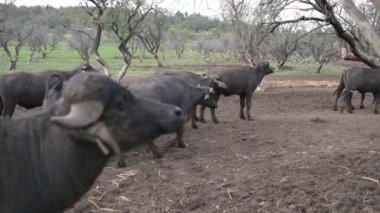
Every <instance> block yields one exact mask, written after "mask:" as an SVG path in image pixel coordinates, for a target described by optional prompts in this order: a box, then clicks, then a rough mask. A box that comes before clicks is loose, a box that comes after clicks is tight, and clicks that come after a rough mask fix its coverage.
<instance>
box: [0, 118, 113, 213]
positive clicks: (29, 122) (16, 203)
mask: <svg viewBox="0 0 380 213" xmlns="http://www.w3.org/2000/svg"><path fill="white" fill-rule="evenodd" d="M0 127H1V129H2V131H1V134H0V137H2V138H5V140H3V141H2V142H0V143H1V144H0V181H1V183H0V212H8V211H9V212H61V211H63V210H64V209H65V208H67V207H69V206H70V205H72V204H73V203H74V202H75V201H76V200H78V199H79V198H80V196H81V195H83V194H84V193H85V192H86V191H87V190H88V189H89V188H90V187H91V185H92V183H93V181H94V180H95V178H96V177H97V175H98V174H99V173H100V172H101V171H102V168H103V167H104V165H105V164H106V162H107V159H108V157H107V156H104V155H103V154H102V153H101V152H100V150H99V149H98V147H97V146H96V145H94V144H93V143H90V142H87V141H82V140H79V139H74V137H72V136H71V134H72V133H73V131H69V130H65V129H63V128H61V127H58V126H57V125H55V124H52V123H50V116H49V115H47V114H43V115H39V116H36V117H33V118H28V119H22V120H18V121H6V120H4V121H1V123H0ZM75 138H77V137H75Z"/></svg>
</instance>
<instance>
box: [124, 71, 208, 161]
mask: <svg viewBox="0 0 380 213" xmlns="http://www.w3.org/2000/svg"><path fill="white" fill-rule="evenodd" d="M128 89H129V90H130V91H131V92H132V93H133V94H135V95H137V96H141V97H146V98H151V99H154V100H157V101H160V102H162V103H166V104H172V105H176V106H178V107H180V108H181V109H182V111H183V113H185V114H186V115H188V116H190V114H191V112H192V110H193V108H194V107H195V106H196V105H198V104H202V105H204V106H207V107H216V103H215V99H214V98H213V96H210V94H212V93H213V91H214V90H213V88H210V87H203V86H200V87H193V86H191V85H189V84H188V83H186V82H185V81H184V80H182V79H180V78H176V77H173V76H152V77H148V78H146V79H145V80H143V81H142V82H140V83H135V84H132V85H130V86H129V87H128ZM183 133H184V128H183V126H182V127H181V129H179V131H178V132H177V137H176V139H175V140H174V141H173V142H175V143H176V145H177V147H181V148H183V147H185V144H184V143H183ZM173 144H174V143H173ZM158 157H159V156H158Z"/></svg>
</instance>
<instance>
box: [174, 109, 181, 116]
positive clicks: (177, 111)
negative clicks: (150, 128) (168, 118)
mask: <svg viewBox="0 0 380 213" xmlns="http://www.w3.org/2000/svg"><path fill="white" fill-rule="evenodd" d="M174 113H175V115H177V116H180V115H181V114H182V110H181V109H180V108H176V109H175V111H174Z"/></svg>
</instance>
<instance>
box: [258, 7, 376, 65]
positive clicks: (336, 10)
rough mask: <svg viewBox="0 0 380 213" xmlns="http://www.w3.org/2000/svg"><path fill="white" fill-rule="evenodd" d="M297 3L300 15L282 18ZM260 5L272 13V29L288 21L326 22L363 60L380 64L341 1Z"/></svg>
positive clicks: (367, 62)
mask: <svg viewBox="0 0 380 213" xmlns="http://www.w3.org/2000/svg"><path fill="white" fill-rule="evenodd" d="M295 4H297V7H296V8H299V9H298V13H297V14H298V17H296V18H294V19H287V20H282V18H281V17H283V16H284V15H283V13H284V12H285V11H287V10H289V9H290V8H293V9H294V5H295ZM260 6H261V8H262V10H263V11H266V12H267V13H270V14H272V15H271V17H270V20H271V21H270V24H271V26H272V29H273V28H277V27H278V26H280V25H282V24H287V23H296V22H310V23H311V24H313V23H326V24H328V25H329V26H331V27H332V28H333V29H334V31H335V33H336V35H337V36H338V37H340V38H342V39H343V40H344V41H345V42H347V44H348V45H349V47H350V50H351V52H352V53H353V54H354V55H355V56H356V57H358V58H359V59H360V60H361V61H362V62H364V63H365V64H367V65H368V66H370V67H373V68H375V67H379V66H380V62H379V61H378V60H377V57H373V56H371V55H370V54H368V52H367V51H366V49H365V44H364V43H363V41H362V40H360V39H358V36H357V34H359V35H361V32H360V31H357V30H355V29H354V28H352V26H353V25H354V24H353V23H352V22H351V21H350V20H349V18H348V17H347V16H346V15H345V14H344V13H341V11H342V9H341V5H340V4H339V2H337V1H332V0H331V1H329V0H308V1H304V0H261V1H260ZM305 12H307V13H305ZM312 12H314V13H312ZM315 12H317V14H316V13H315Z"/></svg>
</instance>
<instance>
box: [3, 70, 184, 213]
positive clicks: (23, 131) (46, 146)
mask: <svg viewBox="0 0 380 213" xmlns="http://www.w3.org/2000/svg"><path fill="white" fill-rule="evenodd" d="M184 119H185V116H184V114H182V113H181V111H180V109H179V108H178V107H176V106H173V105H168V104H163V103H160V102H157V101H154V100H149V99H145V98H141V97H136V96H134V95H133V94H131V93H130V92H129V91H128V90H127V89H126V88H124V87H122V86H120V85H119V84H117V83H116V82H114V81H113V80H112V79H110V78H108V77H107V76H104V75H100V74H95V73H91V74H90V73H81V74H78V75H75V76H74V77H73V78H71V79H70V80H69V81H67V82H65V85H64V88H63V93H62V97H61V98H60V99H59V100H58V101H57V102H56V103H55V104H54V105H53V106H52V107H51V108H50V109H49V110H45V111H43V112H41V113H40V114H38V115H34V116H32V117H27V118H23V119H17V120H10V119H8V118H4V119H0V212H4V213H11V212H12V213H23V212H39V213H44V212H49V213H51V212H62V211H63V210H64V209H66V208H68V207H69V206H70V205H72V204H73V203H74V202H75V201H77V200H78V199H79V198H80V197H81V195H83V194H84V193H85V192H86V191H87V190H88V189H89V188H90V186H91V185H92V183H93V181H94V180H95V178H96V177H97V175H98V174H99V173H100V172H101V171H102V168H103V167H104V165H105V164H106V163H107V160H108V159H109V157H110V155H111V154H112V153H117V152H119V151H120V150H119V149H120V148H121V150H122V151H126V150H128V149H131V148H132V147H135V146H137V145H140V144H142V143H148V144H150V145H151V146H154V144H153V142H152V141H153V139H155V138H156V137H158V136H159V135H161V134H164V133H172V132H176V131H177V129H178V127H179V126H180V125H181V124H182V123H183V122H184Z"/></svg>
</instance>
